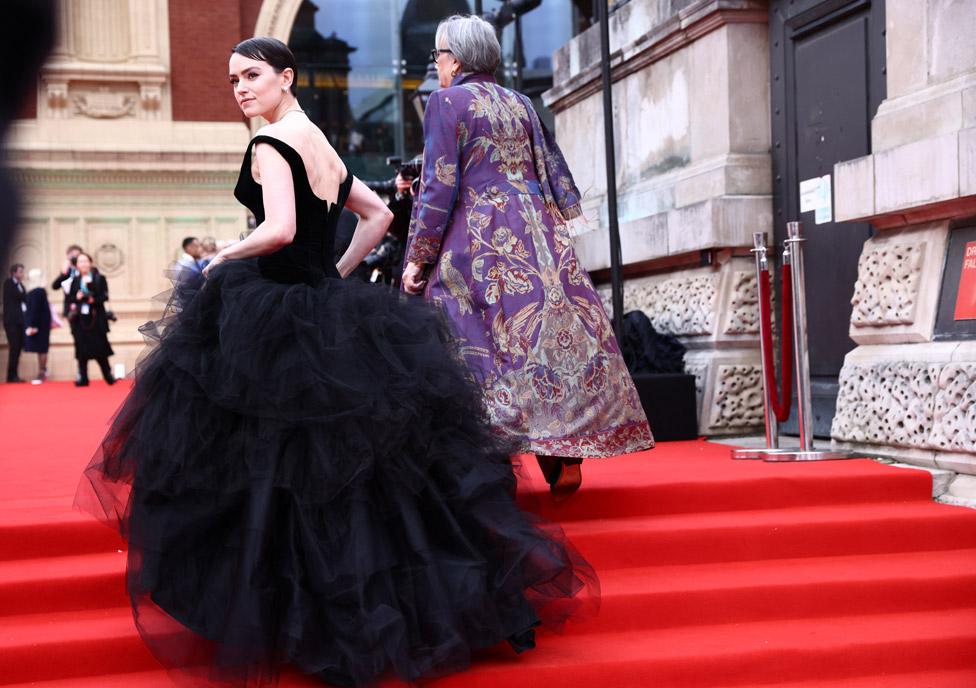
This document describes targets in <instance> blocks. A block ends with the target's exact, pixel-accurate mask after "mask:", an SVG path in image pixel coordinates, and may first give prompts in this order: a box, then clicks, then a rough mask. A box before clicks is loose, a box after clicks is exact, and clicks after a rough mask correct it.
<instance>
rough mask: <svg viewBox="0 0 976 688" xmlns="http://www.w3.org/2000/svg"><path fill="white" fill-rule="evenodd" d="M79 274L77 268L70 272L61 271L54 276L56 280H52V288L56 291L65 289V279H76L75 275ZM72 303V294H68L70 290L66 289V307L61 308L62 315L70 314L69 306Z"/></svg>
mask: <svg viewBox="0 0 976 688" xmlns="http://www.w3.org/2000/svg"><path fill="white" fill-rule="evenodd" d="M77 274H78V273H77V271H75V270H72V271H71V272H69V273H63V272H62V273H59V274H58V276H57V277H55V278H54V281H53V282H51V289H53V290H54V291H64V290H63V288H62V287H63V286H64V281H65V280H69V279H74V277H75V275H77ZM70 305H71V295H70V294H68V292H66V291H65V292H64V308H62V309H61V315H67V314H68V307H69V306H70Z"/></svg>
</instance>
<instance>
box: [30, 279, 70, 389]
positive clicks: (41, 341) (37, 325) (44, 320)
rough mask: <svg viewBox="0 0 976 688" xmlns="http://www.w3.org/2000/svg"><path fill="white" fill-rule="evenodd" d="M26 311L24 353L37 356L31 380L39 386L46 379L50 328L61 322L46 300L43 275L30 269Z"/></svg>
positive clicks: (57, 325) (59, 325) (58, 325)
mask: <svg viewBox="0 0 976 688" xmlns="http://www.w3.org/2000/svg"><path fill="white" fill-rule="evenodd" d="M27 286H28V289H29V291H28V292H27V311H26V312H25V313H24V327H25V330H24V334H25V335H26V339H25V341H24V351H27V352H29V353H34V354H37V375H36V376H35V377H34V379H33V380H31V383H32V384H35V385H39V384H41V383H42V382H44V381H45V380H46V379H47V352H48V349H49V348H50V343H51V328H52V327H61V320H60V319H59V318H58V316H57V313H55V312H54V308H52V306H51V302H50V301H48V299H47V290H46V289H44V273H43V272H41V270H40V268H32V269H31V270H30V272H28V273H27Z"/></svg>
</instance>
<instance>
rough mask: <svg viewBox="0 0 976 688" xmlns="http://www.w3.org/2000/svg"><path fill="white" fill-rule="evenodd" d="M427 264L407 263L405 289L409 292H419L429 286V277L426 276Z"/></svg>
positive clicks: (404, 280)
mask: <svg viewBox="0 0 976 688" xmlns="http://www.w3.org/2000/svg"><path fill="white" fill-rule="evenodd" d="M426 267H427V266H426V265H423V264H422V263H407V267H405V268H404V269H403V290H404V291H405V292H407V293H408V294H419V293H421V292H422V291H423V290H424V288H425V287H426V286H427V279H426V278H425V277H424V270H425V269H426Z"/></svg>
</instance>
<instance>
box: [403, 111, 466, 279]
mask: <svg viewBox="0 0 976 688" xmlns="http://www.w3.org/2000/svg"><path fill="white" fill-rule="evenodd" d="M460 158H461V151H460V139H459V137H458V118H457V116H456V114H455V113H454V108H453V106H452V105H451V101H450V99H449V98H448V97H447V96H445V95H443V93H441V92H435V93H434V94H433V95H431V97H430V100H429V101H428V103H427V109H426V110H425V112H424V164H423V168H422V170H421V174H420V191H419V193H418V195H417V198H416V200H415V201H414V204H413V211H412V213H411V217H410V227H409V230H408V233H407V251H406V260H407V262H411V263H423V264H427V265H433V264H434V263H436V262H437V256H438V254H439V253H440V250H441V240H442V239H443V237H444V231H445V230H446V229H447V224H448V222H449V221H450V219H451V211H452V210H453V209H454V204H455V203H456V202H457V198H458V192H459V189H460V186H461V185H460V165H459V164H458V163H459V161H460Z"/></svg>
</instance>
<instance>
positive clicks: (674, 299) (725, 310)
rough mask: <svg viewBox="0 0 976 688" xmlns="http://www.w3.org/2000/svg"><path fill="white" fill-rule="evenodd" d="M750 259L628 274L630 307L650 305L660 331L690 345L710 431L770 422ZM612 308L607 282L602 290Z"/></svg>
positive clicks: (702, 418)
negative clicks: (634, 276) (764, 395)
mask: <svg viewBox="0 0 976 688" xmlns="http://www.w3.org/2000/svg"><path fill="white" fill-rule="evenodd" d="M751 266H752V258H751V257H731V255H726V256H725V259H724V260H723V261H722V262H720V263H719V264H718V265H716V266H710V267H705V268H695V269H691V270H682V271H676V272H671V273H666V274H663V275H658V276H651V277H644V278H640V279H635V280H628V281H627V282H626V283H625V285H624V312H628V311H631V310H640V311H643V312H644V313H645V314H646V315H647V317H648V318H649V319H650V321H651V323H652V324H653V325H654V329H655V330H657V331H658V332H662V333H669V334H673V335H676V336H677V337H678V338H679V339H680V340H681V342H682V343H683V344H684V345H685V346H686V347H687V349H688V351H687V353H686V355H685V371H686V372H688V373H690V374H692V375H694V376H695V387H696V391H697V393H698V405H699V429H700V431H701V432H702V433H703V434H717V435H719V434H721V435H724V434H737V433H742V432H752V431H755V430H757V429H758V428H760V427H761V426H762V424H763V411H762V386H761V380H760V377H759V376H760V364H759V350H758V339H757V338H758V334H759V327H758V314H757V313H756V310H757V308H758V295H757V293H756V280H755V273H754V272H752V271H751V270H750V269H749V268H751ZM600 294H601V296H602V297H603V302H604V307H605V308H606V309H607V313H608V314H609V313H610V312H611V308H610V290H609V287H608V286H603V287H601V288H600Z"/></svg>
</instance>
